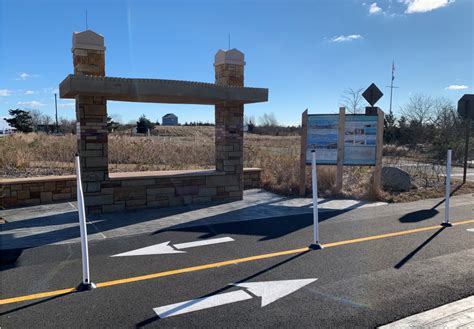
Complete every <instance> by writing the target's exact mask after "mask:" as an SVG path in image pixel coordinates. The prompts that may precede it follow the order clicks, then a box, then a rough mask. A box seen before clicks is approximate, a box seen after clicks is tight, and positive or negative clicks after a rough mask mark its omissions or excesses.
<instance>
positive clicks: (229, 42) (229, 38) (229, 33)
mask: <svg viewBox="0 0 474 329" xmlns="http://www.w3.org/2000/svg"><path fill="white" fill-rule="evenodd" d="M228 39H229V40H228V41H229V48H228V50H230V33H229V35H228Z"/></svg>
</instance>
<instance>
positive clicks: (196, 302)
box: [153, 290, 252, 319]
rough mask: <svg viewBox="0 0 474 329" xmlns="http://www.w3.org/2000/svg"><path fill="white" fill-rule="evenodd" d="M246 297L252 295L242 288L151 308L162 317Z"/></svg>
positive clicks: (228, 302)
mask: <svg viewBox="0 0 474 329" xmlns="http://www.w3.org/2000/svg"><path fill="white" fill-rule="evenodd" d="M247 299H252V296H250V295H249V294H248V293H246V292H245V291H243V290H237V291H232V292H227V293H224V294H219V295H214V296H209V297H204V298H197V299H191V300H188V301H186V302H181V303H176V304H171V305H166V306H161V307H156V308H154V309H153V311H155V313H156V314H157V315H158V316H159V317H160V318H162V319H163V318H167V317H170V316H174V315H179V314H184V313H189V312H194V311H199V310H204V309H206V308H212V307H215V306H220V305H226V304H230V303H235V302H240V301H242V300H247Z"/></svg>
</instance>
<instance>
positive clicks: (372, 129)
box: [344, 115, 377, 166]
mask: <svg viewBox="0 0 474 329" xmlns="http://www.w3.org/2000/svg"><path fill="white" fill-rule="evenodd" d="M376 137H377V116H376V115H346V125H345V129H344V165H365V166H374V165H375V147H376Z"/></svg>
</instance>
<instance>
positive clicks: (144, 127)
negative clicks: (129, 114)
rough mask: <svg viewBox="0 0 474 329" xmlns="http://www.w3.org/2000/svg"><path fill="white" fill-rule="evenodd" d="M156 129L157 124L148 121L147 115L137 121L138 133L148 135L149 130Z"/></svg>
mask: <svg viewBox="0 0 474 329" xmlns="http://www.w3.org/2000/svg"><path fill="white" fill-rule="evenodd" d="M153 128H155V124H154V123H153V122H151V121H150V120H148V119H147V118H146V117H145V115H144V114H143V115H142V116H141V117H140V118H139V119H138V121H137V133H139V134H146V133H147V132H148V130H150V132H151V130H152V129H153Z"/></svg>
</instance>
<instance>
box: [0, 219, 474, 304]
mask: <svg viewBox="0 0 474 329" xmlns="http://www.w3.org/2000/svg"><path fill="white" fill-rule="evenodd" d="M473 223H474V219H468V220H464V221H459V222H451V224H452V225H453V226H458V225H465V224H473ZM441 227H443V226H441V225H433V226H426V227H420V228H415V229H411V230H406V231H399V232H392V233H386V234H379V235H372V236H367V237H363V238H357V239H351V240H343V241H336V242H331V243H324V244H322V246H323V247H324V248H325V249H327V248H332V247H338V246H344V245H350V244H355V243H361V242H366V241H372V240H379V239H385V238H392V237H396V236H403V235H408V234H414V233H418V232H425V231H430V230H439V229H440V228H441ZM310 250H312V249H311V248H310V247H302V248H298V249H290V250H283V251H278V252H272V253H268V254H260V255H255V256H249V257H244V258H237V259H230V260H225V261H221V262H216V263H210V264H203V265H197V266H191V267H184V268H180V269H176V270H170V271H164V272H158V273H151V274H145V275H140V276H133V277H129V278H124V279H118V280H111V281H105V282H98V283H97V284H96V286H97V288H103V287H109V286H116V285H120V284H126V283H132V282H138V281H144V280H150V279H157V278H162V277H165V276H171V275H177V274H182V273H189V272H195V271H202V270H207V269H211V268H217V267H221V266H227V265H236V264H240V263H246V262H253V261H256V260H261V259H268V258H273V257H279V256H285V255H293V254H300V253H303V252H307V251H310ZM76 291H77V290H76V288H66V289H60V290H53V291H46V292H40V293H35V294H31V295H23V296H17V297H9V298H4V299H0V305H5V304H11V303H19V302H24V301H27V300H33V299H40V298H46V297H52V296H58V295H64V294H68V293H72V292H76Z"/></svg>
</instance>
